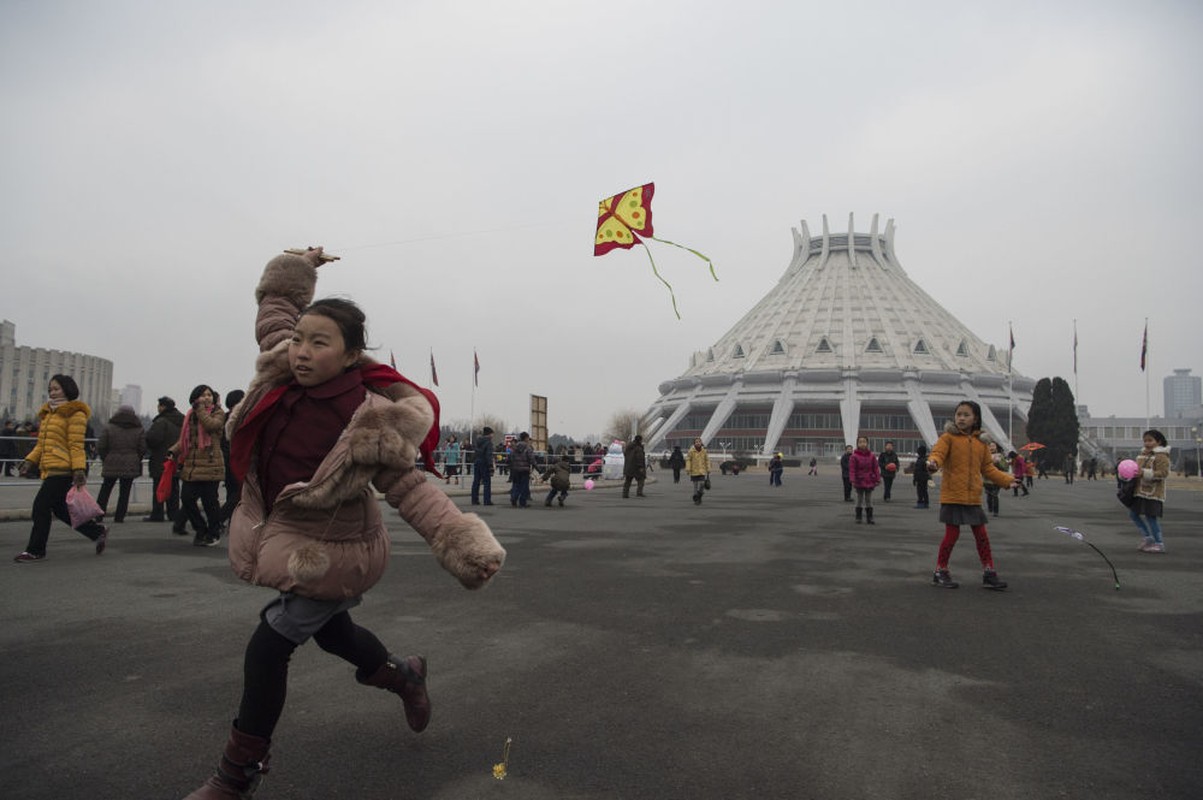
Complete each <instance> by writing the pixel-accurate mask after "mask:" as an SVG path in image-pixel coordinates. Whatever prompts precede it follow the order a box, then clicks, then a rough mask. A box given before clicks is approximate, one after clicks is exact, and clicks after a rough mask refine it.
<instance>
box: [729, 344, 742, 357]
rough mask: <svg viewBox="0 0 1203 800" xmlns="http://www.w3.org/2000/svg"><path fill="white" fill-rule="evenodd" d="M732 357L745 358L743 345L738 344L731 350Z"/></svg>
mask: <svg viewBox="0 0 1203 800" xmlns="http://www.w3.org/2000/svg"><path fill="white" fill-rule="evenodd" d="M731 357H732V358H743V357H744V349H743V347H741V346H740V345H738V344H737V345H735V349H734V350H732V351H731Z"/></svg>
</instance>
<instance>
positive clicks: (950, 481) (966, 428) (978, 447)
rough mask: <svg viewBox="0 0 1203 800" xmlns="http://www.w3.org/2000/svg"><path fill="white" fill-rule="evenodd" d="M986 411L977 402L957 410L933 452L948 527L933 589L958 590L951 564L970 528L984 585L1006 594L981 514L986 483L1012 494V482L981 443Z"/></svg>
mask: <svg viewBox="0 0 1203 800" xmlns="http://www.w3.org/2000/svg"><path fill="white" fill-rule="evenodd" d="M981 430H982V408H981V406H979V405H978V404H977V403H975V402H973V401H972V400H965V401H963V402H961V403H960V404H958V405H957V408H956V411H955V412H954V413H953V418H952V422H950V423H949V424H947V425H945V426H944V435H943V436H941V437H940V439H939V440H938V441H937V442H936V446H935V447H933V448H932V450H931V456H930V457H929V460H928V463H927V468H928V469H929V470H930V471H931V472H933V473H934V472H936V471H937V470H939V469H941V468H942V469H943V470H944V479H943V480H942V481H941V482H940V521H941V522H943V523H944V541H942V542H941V543H940V553H939V555H938V556H937V557H936V572H935V574H934V575H932V585H934V586H942V587H944V588H946V589H955V588H957V586H958V585H959V584H957V583H956V582H955V581H954V580H953V579H952V576H951V575H950V574H949V573H948V559H949V558H950V557H951V556H952V548H953V545H955V544H956V543H957V539H958V538H959V537H960V535H961V526H962V525H968V526H969V528H970V530H972V531H973V538H974V540H975V541H976V542H977V554H978V557H979V558H980V559H981V560H982V570H983V572H982V584H983V585H984V586H985V588H987V589H1005V588H1007V584H1006V583H1005V582H1004V581H1001V580H999V579H998V573H996V572H995V571H994V559H993V557H992V556H991V555H990V538H989V537H988V536H987V535H986V512H984V511H983V510H982V479H983V477H985V478H989V479H990V481H991V482H992V483H994V484H996V485H998V486H1001V487H1002V488H1003V489H1009V488H1011V483H1012V480H1013V479H1012V477H1011V476H1010V475H1008V474H1007V473H1005V472H1003V471H1002V470H1000V469H998V468H997V467H996V466H994V462H993V461H992V460H991V458H990V450H989V448H988V447H987V446H986V443H985V442H983V441H982V440H981V436H980V434H981Z"/></svg>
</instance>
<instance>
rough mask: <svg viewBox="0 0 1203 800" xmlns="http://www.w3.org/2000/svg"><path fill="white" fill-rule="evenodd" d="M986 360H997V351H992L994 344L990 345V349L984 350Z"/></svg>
mask: <svg viewBox="0 0 1203 800" xmlns="http://www.w3.org/2000/svg"><path fill="white" fill-rule="evenodd" d="M986 360H987V361H998V353H996V352H995V351H994V345H990V349H989V350H987V351H986Z"/></svg>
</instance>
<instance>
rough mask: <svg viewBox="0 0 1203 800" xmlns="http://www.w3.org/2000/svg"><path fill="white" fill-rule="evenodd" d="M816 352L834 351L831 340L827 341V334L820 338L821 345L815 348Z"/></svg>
mask: <svg viewBox="0 0 1203 800" xmlns="http://www.w3.org/2000/svg"><path fill="white" fill-rule="evenodd" d="M815 352H816V353H830V352H832V349H831V342H829V341H827V337H826V336H824V337H823V338H822V339H820V340H819V346H818V347H816V348H815Z"/></svg>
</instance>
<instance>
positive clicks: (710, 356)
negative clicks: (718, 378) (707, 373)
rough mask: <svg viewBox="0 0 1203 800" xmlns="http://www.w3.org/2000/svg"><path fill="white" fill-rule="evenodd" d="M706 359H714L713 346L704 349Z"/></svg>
mask: <svg viewBox="0 0 1203 800" xmlns="http://www.w3.org/2000/svg"><path fill="white" fill-rule="evenodd" d="M706 360H707V361H714V348H713V347H711V348H710V349H709V350H707V351H706Z"/></svg>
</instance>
